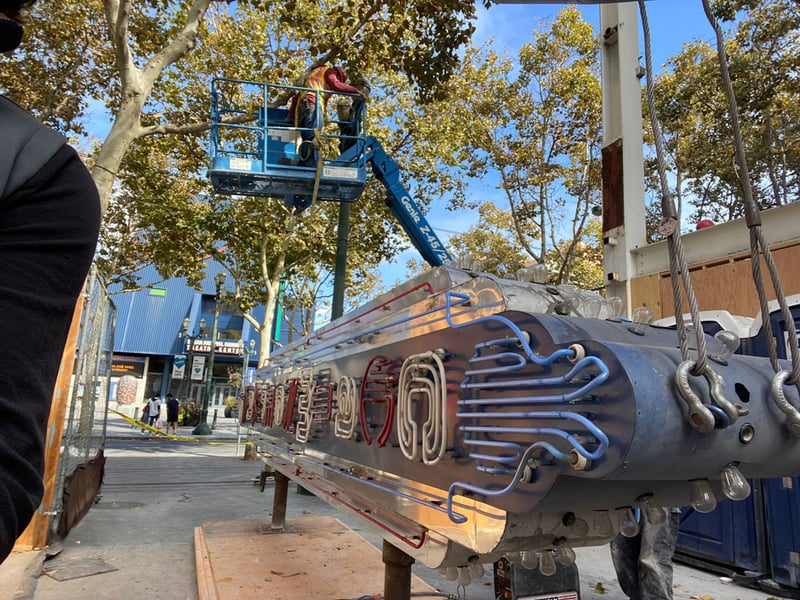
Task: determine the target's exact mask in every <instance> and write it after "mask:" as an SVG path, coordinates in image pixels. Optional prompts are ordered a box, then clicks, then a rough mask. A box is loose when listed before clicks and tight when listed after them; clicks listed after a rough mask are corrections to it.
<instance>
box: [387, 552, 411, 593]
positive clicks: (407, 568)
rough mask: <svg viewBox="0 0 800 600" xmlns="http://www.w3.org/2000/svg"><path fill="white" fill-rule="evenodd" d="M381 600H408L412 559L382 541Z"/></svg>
mask: <svg viewBox="0 0 800 600" xmlns="http://www.w3.org/2000/svg"><path fill="white" fill-rule="evenodd" d="M383 564H385V565H386V569H385V571H384V580H383V600H410V598H411V565H413V564H414V559H413V558H411V557H410V556H409V555H408V554H406V553H405V552H403V551H402V550H399V549H398V548H396V547H394V546H392V545H391V544H390V543H389V542H387V541H386V540H383Z"/></svg>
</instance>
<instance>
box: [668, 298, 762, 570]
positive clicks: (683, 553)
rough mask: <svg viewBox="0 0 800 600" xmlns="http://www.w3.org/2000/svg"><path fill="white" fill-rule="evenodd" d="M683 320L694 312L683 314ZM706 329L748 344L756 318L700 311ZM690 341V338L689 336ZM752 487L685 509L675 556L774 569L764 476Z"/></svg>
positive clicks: (708, 565)
mask: <svg viewBox="0 0 800 600" xmlns="http://www.w3.org/2000/svg"><path fill="white" fill-rule="evenodd" d="M682 318H683V320H684V322H687V321H689V320H690V319H691V315H689V314H684V315H682ZM700 321H701V322H702V324H703V331H704V332H705V333H706V334H707V335H710V336H713V335H714V334H716V333H717V332H719V331H721V330H727V331H732V332H734V333H735V334H736V335H738V336H739V339H740V340H741V342H742V343H741V346H740V347H739V350H737V353H739V354H741V353H743V348H748V347H749V346H750V341H749V339H748V338H749V337H750V335H751V331H752V327H753V323H754V319H752V318H750V317H741V316H735V315H731V314H730V313H729V312H728V311H724V310H711V311H701V312H700ZM653 325H654V326H659V327H671V328H674V327H675V317H668V318H665V319H661V320H659V321H656V322H654V323H653ZM690 342H691V339H690ZM750 486H751V489H752V492H751V494H750V496H749V497H748V498H746V499H745V500H741V501H738V502H734V501H733V500H728V499H722V500H719V502H718V503H717V508H716V510H714V511H713V512H710V513H699V512H697V511H695V510H694V509H692V508H691V507H686V508H684V509H683V510H682V511H681V517H680V527H679V529H678V542H677V545H676V548H675V553H676V559H677V560H680V561H681V562H685V563H688V564H691V565H693V566H697V567H700V568H703V569H707V570H711V571H717V572H720V573H724V574H729V573H730V572H731V571H732V570H733V571H738V572H740V573H743V572H745V571H746V572H748V573H757V574H760V575H766V574H767V572H768V569H769V564H768V561H767V552H766V537H765V533H764V499H763V488H762V486H761V485H760V482H759V481H752V480H751V481H750Z"/></svg>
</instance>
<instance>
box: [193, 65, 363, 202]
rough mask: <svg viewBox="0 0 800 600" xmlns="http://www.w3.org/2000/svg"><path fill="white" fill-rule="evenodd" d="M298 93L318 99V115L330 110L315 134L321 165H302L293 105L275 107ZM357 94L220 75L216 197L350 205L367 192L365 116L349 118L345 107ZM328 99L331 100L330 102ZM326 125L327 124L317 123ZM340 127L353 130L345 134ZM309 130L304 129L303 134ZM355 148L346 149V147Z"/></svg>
mask: <svg viewBox="0 0 800 600" xmlns="http://www.w3.org/2000/svg"><path fill="white" fill-rule="evenodd" d="M298 92H309V93H313V94H315V95H316V96H317V98H316V100H317V102H316V106H317V110H318V111H322V112H327V113H329V114H325V115H321V116H324V117H325V119H324V123H325V125H324V126H323V128H322V130H321V131H318V132H316V136H315V138H316V139H315V143H316V144H318V148H319V157H320V163H321V164H318V165H315V166H301V165H299V164H298V162H299V158H300V157H299V149H300V143H301V131H304V129H303V128H299V127H295V124H294V121H293V119H291V118H290V117H289V108H287V107H284V106H277V102H278V101H279V99H286V101H285V102H284V104H287V103H288V99H291V97H292V96H293V95H294V94H295V93H298ZM353 97H354V95H353V94H341V93H337V92H329V91H324V92H323V91H320V90H314V89H311V88H303V87H297V86H286V85H278V84H272V83H258V82H253V81H245V80H237V79H228V78H215V79H214V80H213V81H212V83H211V141H210V146H211V148H210V157H211V164H210V168H209V172H208V175H209V178H210V179H211V184H212V186H213V188H214V191H215V192H217V193H219V194H227V195H236V194H239V195H245V196H268V197H274V198H282V199H283V200H284V202H285V203H286V204H289V205H291V204H293V205H295V206H298V205H299V206H307V205H308V204H309V203H310V199H311V198H312V197H314V196H315V188H316V199H317V200H330V201H337V202H353V201H355V200H357V199H358V198H359V197H360V196H361V193H362V192H363V190H364V186H365V183H366V159H365V156H364V152H363V149H364V114H363V110H361V111H355V112H356V114H355V115H353V117H352V118H351V119H346V118H343V119H342V118H340V116H344V117H347V116H349V115H348V114H347V111H346V110H343V107H344V106H345V104H346V103H348V102H352V100H353ZM325 100H327V102H326V101H325ZM319 121H320V122H323V120H322V119H319ZM342 130H345V131H348V130H349V131H350V132H353V133H354V135H346V134H345V133H343V132H342ZM306 131H307V130H306ZM347 145H350V146H351V147H350V148H349V149H347V150H346V151H345V152H342V151H341V148H343V147H344V146H347Z"/></svg>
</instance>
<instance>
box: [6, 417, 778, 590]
mask: <svg viewBox="0 0 800 600" xmlns="http://www.w3.org/2000/svg"><path fill="white" fill-rule="evenodd" d="M209 421H211V420H209ZM107 432H108V433H107V438H108V439H107V451H106V456H107V464H106V476H105V482H104V485H103V488H102V489H101V494H102V497H101V498H100V500H99V501H98V502H97V503H96V504H95V505H94V506H93V507H92V509H91V510H90V511H89V513H88V514H87V515H86V516H85V517H84V519H83V520H82V521H81V522H80V523H78V524H77V525H76V527H75V528H74V529H73V531H72V532H71V533H70V534H69V536H67V538H66V539H65V540H63V542H62V543H60V544H57V545H56V546H57V547H56V548H49V549H48V554H56V553H57V555H56V556H54V557H53V558H51V559H48V560H45V558H46V553H45V551H35V552H24V553H16V554H13V555H12V556H11V557H10V558H9V559H8V560H6V561H5V562H4V563H3V564H2V565H0V600H23V599H24V600H27V599H33V600H79V599H80V600H85V598H87V597H88V598H92V600H106V599H108V600H116V599H122V600H125V599H127V598H137V599H142V600H149V599H151V598H155V599H157V600H173V599H174V600H196V599H197V597H198V593H197V578H196V572H195V560H194V535H193V533H194V528H195V527H198V526H200V525H201V523H203V522H206V521H212V522H216V521H230V520H235V521H238V520H247V519H258V520H263V521H264V522H265V523H266V522H269V520H270V511H271V508H272V497H271V496H272V486H271V483H269V484H268V485H267V489H266V493H263V494H262V493H260V491H259V488H258V486H257V485H254V482H255V480H257V478H258V475H259V473H260V471H261V463H260V462H259V461H252V460H250V461H246V460H242V457H243V455H244V444H245V443H246V441H247V436H246V433H247V432H246V430H244V429H240V428H239V427H238V426H237V424H236V422H235V421H234V420H233V419H230V418H228V419H225V418H218V420H217V424H216V426H215V428H214V430H213V433H212V435H211V436H208V437H207V438H206V439H205V440H204V441H205V442H206V443H197V444H195V443H191V442H186V441H178V440H172V439H169V438H166V437H165V436H160V435H156V434H152V435H143V434H141V433H140V428H139V427H136V426H134V427H131V424H130V423H129V422H127V421H125V420H124V419H123V418H122V417H119V416H116V415H112V416H110V418H109V421H108V429H107ZM179 435H180V436H181V437H184V438H186V439H189V438H191V428H188V427H187V428H181V429H179ZM209 442H210V443H209ZM309 515H313V516H324V515H328V516H333V517H335V518H337V519H339V520H341V521H342V522H343V523H345V524H346V525H347V526H349V527H350V528H351V529H352V530H353V531H355V532H356V533H358V534H359V535H361V536H362V537H364V538H365V539H366V540H367V541H368V542H370V543H371V544H373V546H375V548H376V552H380V551H379V550H378V548H380V546H381V537H380V532H378V531H377V530H373V529H372V528H370V527H368V526H367V525H365V524H364V522H363V521H360V520H358V518H357V517H355V516H353V515H349V514H345V513H342V512H339V511H337V510H336V509H334V508H332V507H330V506H329V505H327V504H326V503H324V502H322V501H321V500H319V499H318V498H316V497H315V496H311V495H307V494H301V493H290V498H289V502H288V505H287V519H288V520H289V521H290V522H291V519H292V518H302V517H305V516H309ZM242 552H246V549H243V550H242ZM576 554H577V556H578V561H577V565H578V568H579V571H580V578H581V598H582V600H626V597H625V595H624V594H623V593H622V591H621V590H620V589H619V585H618V584H617V582H616V577H615V574H614V570H613V567H612V566H611V560H610V555H609V551H608V547H607V546H603V547H594V548H576ZM305 567H306V568H309V567H310V568H313V565H310V566H309V565H305ZM265 568H266V567H265ZM490 569H491V566H490V565H487V575H486V576H485V577H484V578H483V579H481V580H479V581H477V582H473V583H472V584H471V585H470V586H468V587H467V588H466V590H463V589H462V590H459V589H458V587H457V583H456V582H450V581H447V580H445V579H444V577H442V576H441V575H440V574H439V573H438V572H437V571H435V570H431V569H428V568H426V567H425V566H424V565H421V564H419V563H416V564H415V565H414V566H413V571H414V574H415V575H417V576H419V577H421V578H422V579H423V580H425V581H426V582H427V583H428V584H429V585H431V586H433V587H434V588H436V589H439V590H441V591H442V592H445V593H450V594H453V595H454V596H457V597H461V598H469V599H470V600H494V590H493V585H492V577H491V570H490ZM366 591H369V590H366ZM373 592H374V591H373ZM773 596H774V595H773ZM771 597H772V596H771V595H769V594H765V593H762V592H759V591H754V590H751V589H747V588H744V587H741V586H738V585H736V584H735V583H731V582H730V580H726V579H725V578H720V577H719V576H718V575H715V574H712V573H707V572H704V571H700V570H697V569H694V568H691V567H688V566H685V565H681V564H676V565H675V577H674V598H675V600H691V599H704V600H705V599H712V600H768V599H769V598H771ZM298 598H301V600H302V596H298Z"/></svg>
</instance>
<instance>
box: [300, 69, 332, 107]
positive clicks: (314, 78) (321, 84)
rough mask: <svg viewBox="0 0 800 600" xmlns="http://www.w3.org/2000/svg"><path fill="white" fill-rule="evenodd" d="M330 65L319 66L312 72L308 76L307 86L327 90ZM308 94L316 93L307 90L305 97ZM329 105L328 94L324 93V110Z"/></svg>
mask: <svg viewBox="0 0 800 600" xmlns="http://www.w3.org/2000/svg"><path fill="white" fill-rule="evenodd" d="M329 69H330V67H317V68H316V69H314V70H313V71H311V73H309V74H308V78H307V85H306V87H310V88H313V89H315V90H327V89H328V88H327V86H326V84H325V74H326V73H327V72H328V70H329ZM308 96H311V97H313V96H314V95H313V94H312V93H310V92H306V94H305V96H304V97H303V98H304V99H305V98H306V97H308ZM327 107H328V94H322V108H323V110H324V109H326V108H327Z"/></svg>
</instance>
